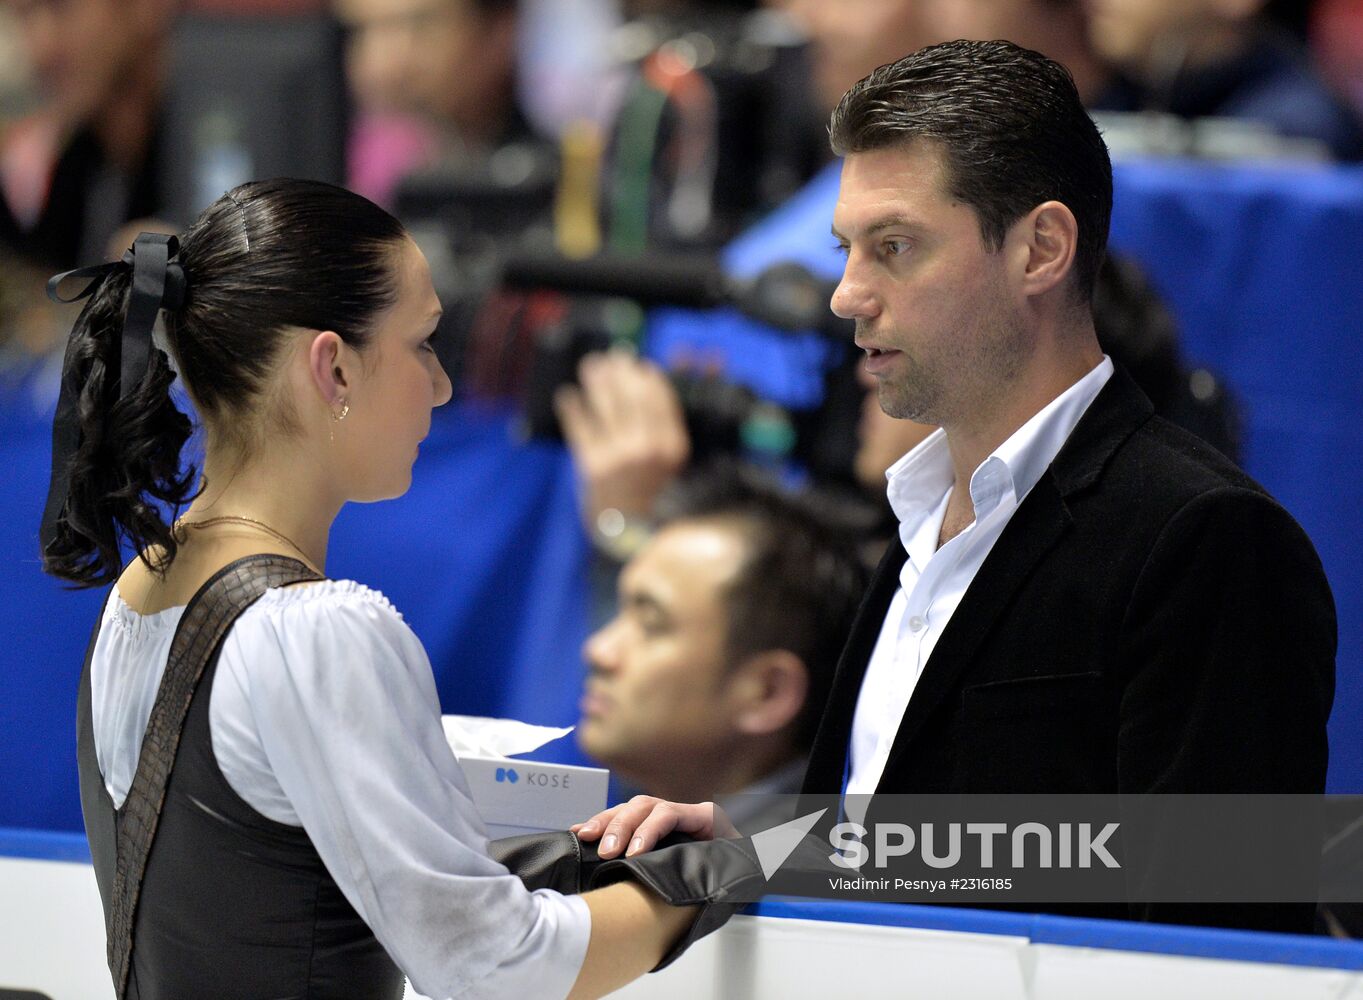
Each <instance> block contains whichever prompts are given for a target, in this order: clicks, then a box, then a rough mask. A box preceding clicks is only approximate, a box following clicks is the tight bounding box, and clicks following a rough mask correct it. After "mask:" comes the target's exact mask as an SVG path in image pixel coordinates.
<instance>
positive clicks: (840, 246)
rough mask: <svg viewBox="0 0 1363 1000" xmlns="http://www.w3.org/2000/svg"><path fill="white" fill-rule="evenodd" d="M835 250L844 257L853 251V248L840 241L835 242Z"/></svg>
mask: <svg viewBox="0 0 1363 1000" xmlns="http://www.w3.org/2000/svg"><path fill="white" fill-rule="evenodd" d="M833 252H834V253H840V254H842V255H843V256H844V257H846V256H847V255H848V254H850V253H851V252H852V248H851V247H850V246H848V245H847V244H846V243H842V242H838V243H834V244H833Z"/></svg>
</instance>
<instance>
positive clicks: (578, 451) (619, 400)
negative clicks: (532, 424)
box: [554, 350, 691, 527]
mask: <svg viewBox="0 0 1363 1000" xmlns="http://www.w3.org/2000/svg"><path fill="white" fill-rule="evenodd" d="M578 379H579V382H580V384H581V387H580V388H577V387H572V386H564V387H563V388H562V389H560V390H559V391H558V394H557V395H556V396H555V397H554V410H555V412H556V413H557V414H558V419H559V423H560V424H561V425H562V427H563V436H564V438H565V439H566V440H567V442H568V448H569V450H570V451H571V452H572V456H573V462H574V464H575V465H576V466H577V469H578V474H579V475H580V476H581V477H582V481H583V485H584V490H583V500H582V503H583V510H582V516H583V518H584V520H585V521H586V522H587V524H588V526H589V527H591V526H594V525H595V524H596V523H597V518H598V517H599V516H600V514H601V512H602V511H603V510H606V509H608V508H612V507H613V508H615V509H616V510H618V511H620V512H621V513H622V514H624V515H625V516H626V517H634V518H646V517H648V516H649V514H650V513H652V511H653V502H654V501H655V500H656V499H657V498H658V495H659V494H660V493H662V491H663V490H664V489H665V488H666V487H667V486H668V484H670V483H671V482H672V480H673V479H675V478H676V477H677V475H678V473H680V472H681V470H682V469H683V467H685V465H686V463H687V460H688V459H690V457H691V439H690V437H689V436H688V435H687V433H686V422H685V419H684V418H683V416H682V408H681V401H680V399H678V397H677V392H676V390H675V389H673V388H672V383H671V382H669V381H668V379H667V376H666V375H665V374H663V371H662V369H660V368H659V367H658V366H657V365H655V364H653V363H651V362H649V361H644V360H642V359H640V358H637V357H635V356H634V355H632V354H629V353H628V352H626V351H620V350H612V351H608V352H605V353H602V354H589V355H588V356H587V357H585V358H583V359H582V364H581V366H580V367H579V369H578Z"/></svg>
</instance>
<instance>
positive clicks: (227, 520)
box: [175, 514, 317, 571]
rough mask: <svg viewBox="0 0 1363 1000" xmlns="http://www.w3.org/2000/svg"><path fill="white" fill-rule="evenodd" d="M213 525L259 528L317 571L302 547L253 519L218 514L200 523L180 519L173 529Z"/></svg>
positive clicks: (280, 532) (237, 515) (282, 533)
mask: <svg viewBox="0 0 1363 1000" xmlns="http://www.w3.org/2000/svg"><path fill="white" fill-rule="evenodd" d="M215 524H248V525H251V526H253V527H256V528H259V529H260V530H261V531H263V532H265V533H266V534H267V535H271V536H273V537H274V538H276V539H278V540H279V541H281V542H283V543H284V544H285V545H289V546H291V547H292V548H293V550H294V551H295V552H297V553H298V554H299V555H300V556H302V557H303V561H304V562H305V563H307V564H308V568H309V569H312V570H314V571H316V569H317V567H315V566H313V565H312V560H311V559H310V558H308V554H307V553H306V552H304V551H303V546H301V545H299V544H298V543H297V542H295V541H294V540H293V539H292V538H290V537H289V536H288V535H286V534H284V532H282V531H276V530H275V529H274V528H271V527H270V526H269V525H268V524H266V523H265V522H264V521H257V520H256V519H255V518H253V517H243V516H242V515H240V514H219V515H217V516H216V517H206V518H204V519H203V520H202V521H186V520H185V519H184V518H183V517H182V518H180V519H179V520H178V521H176V522H175V528H176V530H177V531H179V530H182V529H184V528H211V527H213V525H215Z"/></svg>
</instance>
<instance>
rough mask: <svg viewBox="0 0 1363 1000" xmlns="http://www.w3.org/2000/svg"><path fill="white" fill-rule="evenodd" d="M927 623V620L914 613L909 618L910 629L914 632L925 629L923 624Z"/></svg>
mask: <svg viewBox="0 0 1363 1000" xmlns="http://www.w3.org/2000/svg"><path fill="white" fill-rule="evenodd" d="M926 624H927V622H925V621H924V620H923V619H922V617H921V616H920V615H914V616H913V617H912V618H910V619H909V631H910V632H914V633H918V632H921V631H923V626H924V625H926Z"/></svg>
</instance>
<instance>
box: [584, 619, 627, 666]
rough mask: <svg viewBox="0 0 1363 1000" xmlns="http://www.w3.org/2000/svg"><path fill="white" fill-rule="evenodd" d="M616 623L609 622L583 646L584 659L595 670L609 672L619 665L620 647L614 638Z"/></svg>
mask: <svg viewBox="0 0 1363 1000" xmlns="http://www.w3.org/2000/svg"><path fill="white" fill-rule="evenodd" d="M614 626H615V623H614V622H613V621H612V622H608V623H607V624H605V625H603V626H602V627H601V628H599V629H597V630H596V631H595V632H593V633H592V634H591V635H589V636H588V637H587V641H586V642H584V643H583V644H582V659H583V661H584V662H586V664H587V665H588V666H589V667H591V668H592V669H593V670H596V671H599V672H608V671H612V670H614V669H615V668H616V666H617V665H618V663H619V646H618V644H617V643H616V641H615V637H614Z"/></svg>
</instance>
